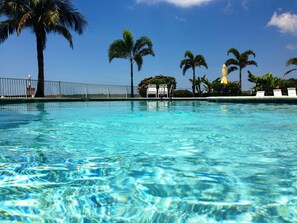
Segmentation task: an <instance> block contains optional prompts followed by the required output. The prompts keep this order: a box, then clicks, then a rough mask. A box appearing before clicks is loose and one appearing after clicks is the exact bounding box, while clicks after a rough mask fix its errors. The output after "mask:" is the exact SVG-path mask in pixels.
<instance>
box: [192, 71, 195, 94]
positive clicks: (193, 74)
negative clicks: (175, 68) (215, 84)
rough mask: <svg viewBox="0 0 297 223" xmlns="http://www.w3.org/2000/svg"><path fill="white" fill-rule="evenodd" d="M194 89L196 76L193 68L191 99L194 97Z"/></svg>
mask: <svg viewBox="0 0 297 223" xmlns="http://www.w3.org/2000/svg"><path fill="white" fill-rule="evenodd" d="M195 87H196V74H195V67H194V68H193V86H192V93H193V97H194V96H195Z"/></svg>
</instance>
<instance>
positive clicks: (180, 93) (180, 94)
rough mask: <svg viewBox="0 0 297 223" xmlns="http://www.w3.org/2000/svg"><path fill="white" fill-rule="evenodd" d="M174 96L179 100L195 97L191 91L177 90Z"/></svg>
mask: <svg viewBox="0 0 297 223" xmlns="http://www.w3.org/2000/svg"><path fill="white" fill-rule="evenodd" d="M173 96H174V97H179V98H185V97H193V93H192V92H191V91H189V90H175V91H174V92H173Z"/></svg>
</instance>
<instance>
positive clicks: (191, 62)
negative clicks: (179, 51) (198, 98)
mask: <svg viewBox="0 0 297 223" xmlns="http://www.w3.org/2000/svg"><path fill="white" fill-rule="evenodd" d="M197 66H198V67H201V66H204V67H205V68H208V66H207V63H206V61H205V58H204V56H202V55H197V56H195V57H194V55H193V53H192V52H191V51H186V52H185V59H183V60H182V61H181V62H180V65H179V67H180V68H181V69H182V70H183V75H185V74H186V71H187V70H188V69H192V71H193V78H192V93H193V95H194V94H195V89H196V87H197V85H196V81H197V80H196V74H195V68H196V67H197ZM199 86H200V85H198V91H199ZM198 93H199V94H200V93H201V91H199V92H198Z"/></svg>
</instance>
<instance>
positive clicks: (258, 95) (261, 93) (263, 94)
mask: <svg viewBox="0 0 297 223" xmlns="http://www.w3.org/2000/svg"><path fill="white" fill-rule="evenodd" d="M264 96H265V91H257V93H256V97H264Z"/></svg>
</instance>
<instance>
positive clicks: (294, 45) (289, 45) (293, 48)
mask: <svg viewBox="0 0 297 223" xmlns="http://www.w3.org/2000/svg"><path fill="white" fill-rule="evenodd" d="M286 48H287V49H288V50H297V44H292V43H289V44H287V46H286Z"/></svg>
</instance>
